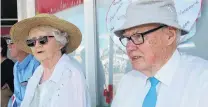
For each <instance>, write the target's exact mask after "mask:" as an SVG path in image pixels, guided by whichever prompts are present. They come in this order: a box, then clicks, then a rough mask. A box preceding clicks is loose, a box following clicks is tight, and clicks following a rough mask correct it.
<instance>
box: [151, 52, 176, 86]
mask: <svg viewBox="0 0 208 107" xmlns="http://www.w3.org/2000/svg"><path fill="white" fill-rule="evenodd" d="M179 60H180V53H179V52H178V50H176V51H175V52H174V53H173V55H172V56H171V58H170V59H169V61H168V62H167V63H166V64H165V65H164V66H163V67H162V68H161V69H160V70H159V71H158V72H157V74H156V75H155V78H157V79H158V80H159V81H160V82H161V83H163V84H165V85H167V86H169V85H170V83H171V82H172V78H173V76H174V73H175V72H176V71H177V68H178V65H179Z"/></svg>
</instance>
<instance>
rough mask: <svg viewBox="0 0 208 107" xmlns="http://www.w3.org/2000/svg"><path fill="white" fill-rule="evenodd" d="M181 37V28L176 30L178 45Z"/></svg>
mask: <svg viewBox="0 0 208 107" xmlns="http://www.w3.org/2000/svg"><path fill="white" fill-rule="evenodd" d="M180 38H181V30H177V31H176V44H177V46H178V45H179V44H180Z"/></svg>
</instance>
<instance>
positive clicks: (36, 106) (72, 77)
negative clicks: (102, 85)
mask: <svg viewBox="0 0 208 107" xmlns="http://www.w3.org/2000/svg"><path fill="white" fill-rule="evenodd" d="M42 74H43V67H42V66H41V65H40V66H39V67H38V68H37V69H36V70H35V73H34V74H33V76H32V77H31V79H30V80H29V82H28V85H27V89H26V92H25V97H24V99H23V102H22V104H21V107H91V106H90V97H89V93H88V90H87V85H86V82H85V78H84V76H83V72H82V71H80V68H77V67H76V66H75V65H74V63H73V61H72V60H71V58H70V57H69V56H67V55H65V54H64V55H63V56H62V57H61V58H60V60H59V61H58V63H57V64H56V66H55V69H54V71H53V74H52V76H51V77H50V78H49V80H47V81H45V82H44V83H42V84H39V81H40V79H41V76H42Z"/></svg>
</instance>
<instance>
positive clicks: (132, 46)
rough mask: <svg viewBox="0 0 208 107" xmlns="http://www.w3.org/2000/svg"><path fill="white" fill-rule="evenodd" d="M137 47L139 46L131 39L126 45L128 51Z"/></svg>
mask: <svg viewBox="0 0 208 107" xmlns="http://www.w3.org/2000/svg"><path fill="white" fill-rule="evenodd" d="M136 48H137V46H136V45H135V44H134V43H133V42H132V41H131V40H129V41H128V43H127V45H126V49H127V51H132V50H135V49H136Z"/></svg>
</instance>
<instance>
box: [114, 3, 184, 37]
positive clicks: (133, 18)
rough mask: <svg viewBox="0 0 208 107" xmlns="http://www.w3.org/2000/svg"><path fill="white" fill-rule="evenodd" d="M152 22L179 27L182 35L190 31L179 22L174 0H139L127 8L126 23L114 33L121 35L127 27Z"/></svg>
mask: <svg viewBox="0 0 208 107" xmlns="http://www.w3.org/2000/svg"><path fill="white" fill-rule="evenodd" d="M152 23H158V24H164V25H167V26H172V27H174V28H177V29H179V30H181V35H185V34H187V33H188V31H186V30H185V29H183V28H182V27H181V26H180V25H179V24H178V20H177V13H176V9H175V6H174V2H173V1H172V0H139V1H138V2H134V3H132V4H131V5H129V7H128V9H127V13H126V21H125V23H124V24H123V25H122V27H121V28H119V29H117V30H115V31H114V33H115V35H116V36H118V37H120V36H122V35H123V32H124V30H126V29H129V28H132V27H136V26H140V25H145V24H152Z"/></svg>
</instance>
